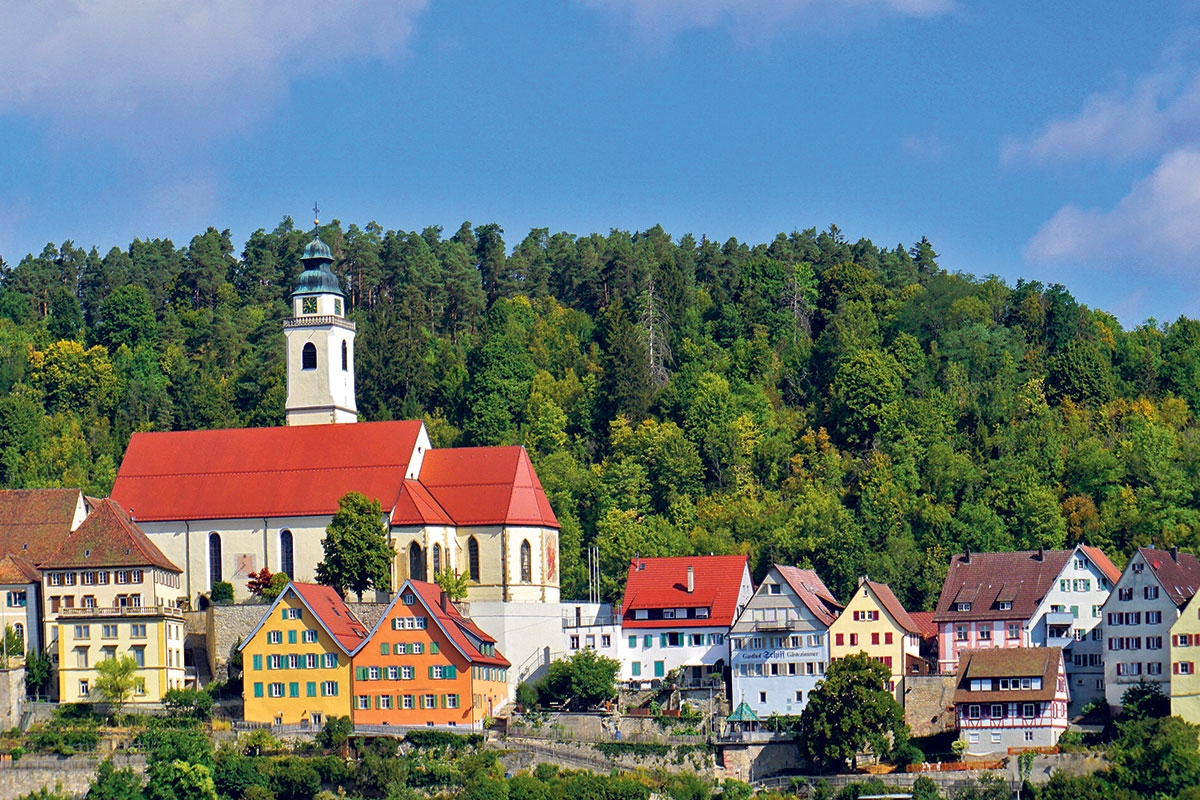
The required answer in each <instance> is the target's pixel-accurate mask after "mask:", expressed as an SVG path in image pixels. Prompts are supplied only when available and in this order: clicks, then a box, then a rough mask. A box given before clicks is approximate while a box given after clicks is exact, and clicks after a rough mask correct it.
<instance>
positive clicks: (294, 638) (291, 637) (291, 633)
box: [288, 631, 296, 644]
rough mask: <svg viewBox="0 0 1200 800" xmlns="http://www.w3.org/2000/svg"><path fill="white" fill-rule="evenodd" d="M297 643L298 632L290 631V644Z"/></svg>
mask: <svg viewBox="0 0 1200 800" xmlns="http://www.w3.org/2000/svg"><path fill="white" fill-rule="evenodd" d="M295 643H296V632H295V631H288V644H295Z"/></svg>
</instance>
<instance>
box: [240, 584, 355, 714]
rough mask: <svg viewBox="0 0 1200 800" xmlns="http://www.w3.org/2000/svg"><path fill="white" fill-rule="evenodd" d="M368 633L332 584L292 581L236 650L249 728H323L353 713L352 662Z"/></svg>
mask: <svg viewBox="0 0 1200 800" xmlns="http://www.w3.org/2000/svg"><path fill="white" fill-rule="evenodd" d="M366 641H367V629H366V627H365V626H364V625H363V624H362V622H360V621H359V620H358V618H357V617H355V616H354V614H353V612H351V611H350V609H349V608H348V607H347V606H346V603H345V602H344V601H343V600H342V598H341V597H340V596H338V593H337V592H335V591H334V590H333V589H330V588H329V587H328V586H319V585H317V584H310V583H296V582H295V581H293V582H291V583H289V584H288V585H287V587H285V588H284V590H283V592H281V593H280V595H279V597H277V598H275V601H274V602H273V603H271V605H270V606H268V607H267V608H266V611H265V613H264V614H263V617H262V619H261V620H260V621H259V623H258V625H256V626H255V627H254V629H253V630H252V631H250V633H249V635H248V636H246V639H245V641H244V642H242V645H241V647H240V648H239V649H240V650H241V652H242V669H243V684H242V698H243V701H244V704H245V712H244V716H245V719H246V721H247V722H264V723H269V724H275V725H296V724H300V725H308V726H311V727H312V728H313V729H320V728H321V726H322V725H324V724H325V720H326V719H328V718H330V717H348V716H350V710H351V697H352V688H353V687H352V681H351V673H350V663H351V656H352V654H353V653H355V652H357V651H358V649H359V648H360V647H362V645H363V644H364V643H365V642H366Z"/></svg>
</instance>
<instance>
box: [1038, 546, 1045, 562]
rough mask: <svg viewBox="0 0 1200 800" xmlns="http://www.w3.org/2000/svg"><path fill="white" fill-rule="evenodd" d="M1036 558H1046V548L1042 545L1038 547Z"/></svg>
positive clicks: (1043, 559) (1040, 559) (1042, 559)
mask: <svg viewBox="0 0 1200 800" xmlns="http://www.w3.org/2000/svg"><path fill="white" fill-rule="evenodd" d="M1037 560H1038V561H1045V560H1046V549H1045V548H1044V547H1039V548H1038V554H1037Z"/></svg>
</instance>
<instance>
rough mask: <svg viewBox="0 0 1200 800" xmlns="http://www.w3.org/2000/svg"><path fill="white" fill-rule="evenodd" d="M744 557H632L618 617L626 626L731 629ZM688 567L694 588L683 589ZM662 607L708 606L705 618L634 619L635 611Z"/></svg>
mask: <svg viewBox="0 0 1200 800" xmlns="http://www.w3.org/2000/svg"><path fill="white" fill-rule="evenodd" d="M748 563H749V559H747V557H746V556H682V557H676V558H635V559H633V560H632V561H630V563H629V577H628V579H627V580H626V581H625V600H624V602H623V603H622V605H621V618H622V619H623V620H624V621H625V622H626V623H627V624H628V625H630V626H632V627H638V628H654V627H672V628H679V627H710V628H721V627H730V626H732V625H733V623H734V620H735V619H736V618H737V614H738V610H739V609H738V596H739V593H740V591H741V586H742V579H743V577H744V576H746V575H747V570H748ZM688 567H691V568H692V586H693V590H692V591H691V592H689V591H688V590H687V584H688ZM663 608H708V609H709V616H708V618H707V619H691V618H689V619H686V620H683V619H669V620H641V619H639V620H634V612H635V611H638V610H642V609H645V610H651V609H663Z"/></svg>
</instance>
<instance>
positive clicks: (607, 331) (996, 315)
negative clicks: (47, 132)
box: [0, 219, 1200, 608]
mask: <svg viewBox="0 0 1200 800" xmlns="http://www.w3.org/2000/svg"><path fill="white" fill-rule="evenodd" d="M503 233H504V232H503V230H502V229H501V228H500V227H499V226H498V225H495V224H487V225H479V226H472V225H471V224H470V223H463V225H462V226H461V227H460V228H459V229H458V231H457V232H456V233H454V234H453V235H452V236H449V237H445V236H444V235H443V231H442V229H441V228H439V227H430V228H426V229H425V230H424V231H421V232H405V231H399V230H396V231H392V230H384V229H383V228H382V227H380V226H379V225H377V224H375V223H371V224H368V225H367V226H366V227H365V228H359V227H357V226H356V225H350V226H349V227H348V228H345V229H343V228H342V226H341V225H340V224H339V223H337V222H334V223H333V224H331V225H327V226H324V227H322V228H321V229H320V234H321V237H322V238H323V239H324V240H325V241H326V242H327V243H328V244H329V245H330V246H331V247H332V248H333V252H334V255H335V258H336V264H335V270H336V271H337V272H338V274H339V276H340V277H341V279H342V282H343V287H344V288H345V290H346V294H347V302H348V309H349V310H350V316H351V317H352V318H353V319H354V320H355V321H356V322H357V324H358V330H359V334H358V344H357V348H356V351H357V375H356V377H357V385H358V403H359V409H360V412H361V414H362V416H363V417H364V418H365V419H368V420H382V419H399V418H418V417H423V418H424V419H425V421H426V423H427V425H428V428H429V431H430V434H431V436H432V437H433V440H434V443H435V445H437V446H450V445H490V444H504V443H520V444H524V445H525V446H526V447H527V448H528V449H529V451H530V453H531V455H532V456H533V458H534V460H535V463H536V466H537V469H538V473H539V475H540V477H541V480H542V483H543V485H544V486H545V487H546V490H547V491H548V493H549V495H550V499H551V502H552V503H553V505H554V509H555V511H556V513H557V514H558V517H559V520H560V522H561V524H562V553H563V570H562V580H563V596H564V597H578V596H582V595H584V594H585V591H586V586H585V581H586V569H585V567H584V564H583V554H584V553H585V552H586V548H589V547H593V546H594V547H596V548H598V552H599V556H600V559H601V564H602V570H603V574H604V579H603V580H604V586H603V591H604V594H605V596H606V597H609V598H611V597H614V596H616V595H617V594H619V592H620V588H621V583H622V582H623V580H624V574H625V570H626V564H627V563H628V559H629V558H630V557H631V556H633V555H635V554H640V555H643V556H657V555H668V554H670V555H680V554H687V553H709V552H716V553H728V552H745V553H748V554H749V555H750V557H751V560H752V563H753V564H754V566H755V571H756V576H757V575H761V574H762V573H763V572H765V570H766V568H767V567H769V565H770V564H771V563H773V562H780V563H789V564H804V565H811V566H813V567H815V568H816V569H817V570H818V571H819V572H820V574H821V575H822V576H823V577H824V579H825V580H826V582H827V583H828V584H829V585H830V588H831V589H833V591H834V592H835V594H838V595H839V596H842V597H844V596H845V595H846V594H847V592H848V591H850V589H851V587H852V586H853V585H854V581H855V579H856V577H857V576H858V575H860V574H863V573H868V574H870V575H871V577H872V578H873V579H875V580H879V581H884V582H887V583H889V584H891V585H892V587H893V588H894V589H895V590H896V593H897V595H898V596H899V597H900V598H901V599H902V600H904V601H905V602H906V604H908V606H909V607H910V608H929V607H931V606H932V604H933V603H934V602H935V601H936V598H937V594H938V592H939V590H940V587H941V583H942V579H943V577H944V575H945V571H946V565H947V559H948V557H949V556H950V555H951V554H952V553H953V552H956V551H960V550H962V549H964V548H971V549H974V550H995V549H1009V548H1032V547H1038V546H1047V547H1063V546H1065V545H1070V544H1073V543H1075V542H1078V541H1086V542H1088V543H1091V544H1095V545H1099V546H1101V547H1103V548H1104V549H1105V550H1106V551H1107V552H1108V553H1109V554H1110V555H1111V556H1112V557H1113V558H1114V560H1115V561H1117V563H1118V564H1123V563H1124V561H1125V559H1126V558H1127V556H1128V553H1129V552H1130V551H1131V549H1132V548H1134V547H1136V546H1138V545H1145V544H1150V543H1155V544H1158V545H1162V546H1169V545H1179V546H1182V547H1184V548H1188V549H1195V548H1196V547H1197V545H1200V541H1198V540H1200V495H1198V494H1197V488H1198V487H1200V480H1198V479H1197V478H1198V474H1200V428H1198V426H1197V423H1196V419H1195V416H1194V413H1193V409H1196V408H1200V322H1196V321H1194V320H1190V319H1185V318H1181V319H1179V320H1178V321H1176V322H1173V323H1170V324H1165V325H1160V324H1158V323H1156V322H1153V321H1151V322H1148V323H1146V324H1145V325H1142V326H1140V327H1137V328H1135V329H1133V330H1130V331H1126V330H1123V329H1122V327H1121V325H1120V324H1119V323H1118V322H1117V320H1116V319H1115V318H1114V317H1112V316H1111V315H1109V314H1106V313H1104V312H1102V311H1097V310H1093V309H1089V308H1086V307H1085V306H1082V305H1080V304H1079V303H1078V302H1077V301H1076V300H1075V299H1074V298H1073V297H1072V295H1071V294H1070V292H1069V291H1068V290H1067V289H1066V288H1064V287H1062V286H1058V285H1054V286H1044V285H1042V284H1040V283H1035V282H1024V281H1019V282H1018V283H1017V284H1016V285H1015V286H1009V285H1007V284H1006V283H1005V282H1004V281H1002V280H1000V279H998V278H995V277H988V278H984V279H979V278H976V277H973V276H971V275H969V274H965V273H963V272H952V271H948V270H946V269H945V268H944V267H942V266H940V265H939V264H938V260H937V259H938V256H937V254H936V253H935V252H934V249H933V247H932V245H931V244H930V243H929V242H928V241H926V240H924V239H922V240H921V241H920V242H919V243H918V244H916V245H914V246H911V247H905V246H903V245H899V246H896V247H878V246H876V245H874V244H872V243H871V242H870V241H868V240H865V239H861V240H859V241H857V242H849V241H847V240H846V239H845V238H844V237H843V235H842V233H841V232H840V231H839V230H838V229H837V228H836V227H830V228H829V229H828V230H826V231H822V232H818V231H817V230H816V229H808V230H804V231H795V232H793V233H791V234H780V235H779V236H777V237H776V238H775V240H774V241H772V242H769V243H765V244H756V245H751V244H745V243H741V242H738V241H736V240H734V239H730V240H729V241H727V242H725V243H724V244H719V243H717V242H714V241H710V240H708V239H706V238H701V239H696V238H694V237H693V236H691V235H685V236H683V237H681V238H679V239H677V240H676V239H673V238H672V237H671V236H670V235H669V234H668V233H667V232H665V231H664V230H662V228H661V227H654V228H651V229H650V230H647V231H644V232H639V233H630V232H627V231H618V230H613V231H611V232H610V233H609V234H608V235H607V236H604V235H600V234H595V233H593V234H590V235H587V236H576V235H572V234H568V233H556V234H553V235H552V234H550V232H549V231H548V230H547V229H545V228H542V229H535V230H533V231H531V232H530V233H529V235H528V236H526V237H525V238H524V239H523V240H522V241H521V242H520V243H519V244H517V245H516V247H515V248H510V247H509V245H507V244H506V243H505V241H504V239H503ZM311 237H312V232H311V231H302V230H298V229H296V228H295V227H294V226H293V224H292V221H291V220H290V219H285V220H284V221H283V223H282V224H280V225H279V226H278V227H277V228H276V229H275V230H273V231H266V230H261V229H260V230H258V231H256V232H255V233H254V234H253V235H252V236H251V237H250V238H249V241H247V242H246V244H245V247H244V249H243V250H242V252H241V253H240V254H239V253H237V252H236V251H235V247H234V245H233V243H232V241H231V240H230V235H229V233H228V231H225V232H222V231H218V230H216V229H212V228H210V229H209V230H207V231H206V232H204V233H202V234H200V235H198V236H196V237H194V238H193V239H192V240H191V242H190V243H189V244H188V245H187V246H186V247H178V246H176V245H175V244H173V243H172V242H170V241H167V240H162V239H155V240H152V241H142V240H137V241H134V242H133V243H132V244H130V246H129V247H128V249H124V250H122V249H119V248H113V249H112V250H110V251H109V252H108V253H105V254H101V253H99V252H98V251H97V250H96V249H94V248H93V249H92V250H90V251H88V250H85V249H82V248H79V247H77V246H76V245H74V244H73V243H72V242H65V243H63V244H62V245H61V246H54V245H48V246H47V247H46V248H45V250H43V252H42V253H40V254H39V255H36V256H35V255H29V256H27V257H25V258H23V259H21V261H20V263H18V264H17V265H16V266H15V267H13V266H11V265H6V264H4V262H3V261H0V483H2V485H3V486H4V487H10V488H11V487H46V486H81V487H84V488H85V489H86V491H87V492H89V493H91V494H96V495H103V494H106V493H107V492H108V490H109V489H110V487H111V485H112V481H113V479H114V476H115V473H116V468H117V465H118V464H119V463H120V460H121V455H122V452H123V449H124V447H125V445H126V444H127V442H128V439H129V436H130V435H131V434H132V433H133V432H134V431H143V430H172V429H195V428H215V427H231V426H262V425H279V424H281V423H282V421H283V404H284V395H285V375H284V360H283V357H284V349H283V336H282V328H281V320H282V319H283V318H285V317H286V316H287V315H288V314H289V308H288V303H287V297H288V295H289V293H290V292H291V290H292V288H293V286H294V283H295V280H296V277H297V276H298V275H299V273H300V271H301V265H300V261H299V256H300V254H301V252H302V250H303V248H304V246H305V244H306V243H307V242H308V241H309V240H310V239H311Z"/></svg>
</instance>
